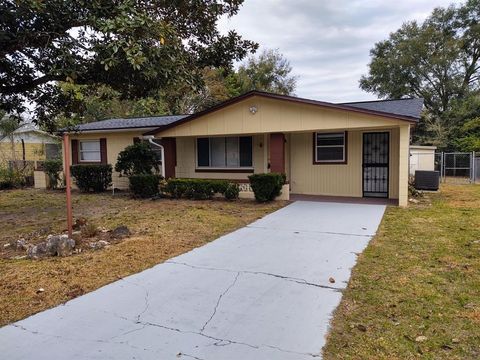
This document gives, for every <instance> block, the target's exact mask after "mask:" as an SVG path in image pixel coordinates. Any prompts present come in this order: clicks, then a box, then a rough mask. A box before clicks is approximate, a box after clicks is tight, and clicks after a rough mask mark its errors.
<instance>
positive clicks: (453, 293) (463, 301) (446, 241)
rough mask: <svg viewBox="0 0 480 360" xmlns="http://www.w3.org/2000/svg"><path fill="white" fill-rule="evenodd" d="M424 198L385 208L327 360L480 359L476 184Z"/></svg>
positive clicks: (338, 318) (479, 198) (337, 321)
mask: <svg viewBox="0 0 480 360" xmlns="http://www.w3.org/2000/svg"><path fill="white" fill-rule="evenodd" d="M426 197H427V198H426V199H424V200H422V202H421V203H420V204H418V205H412V206H410V207H409V208H407V209H401V208H396V207H391V208H388V209H387V212H386V214H385V217H384V219H383V221H382V224H381V226H380V229H379V232H378V234H377V236H376V237H375V238H374V239H373V240H372V241H371V243H370V245H369V246H368V247H367V249H366V250H365V252H364V253H363V254H362V255H360V257H359V259H358V263H357V266H356V267H355V268H354V270H353V273H352V278H351V281H350V283H349V285H348V288H347V289H346V291H345V293H344V296H343V299H342V302H341V304H340V306H339V308H338V309H337V311H336V313H335V315H334V318H333V322H332V330H331V332H330V334H329V336H328V341H327V345H326V347H325V348H324V356H325V359H479V358H480V326H479V313H480V186H478V185H447V186H442V189H441V192H440V193H439V194H427V195H426ZM359 325H362V326H361V327H359ZM359 329H361V330H359ZM362 330H365V331H362Z"/></svg>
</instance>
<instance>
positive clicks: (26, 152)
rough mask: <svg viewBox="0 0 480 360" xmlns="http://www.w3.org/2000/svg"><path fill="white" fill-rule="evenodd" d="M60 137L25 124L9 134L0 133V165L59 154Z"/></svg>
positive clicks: (33, 160)
mask: <svg viewBox="0 0 480 360" xmlns="http://www.w3.org/2000/svg"><path fill="white" fill-rule="evenodd" d="M59 148H60V139H59V138H58V137H56V136H53V135H51V134H48V133H46V132H44V131H41V130H39V129H37V128H36V127H35V126H33V125H32V124H25V125H23V126H21V127H20V128H18V129H17V130H15V131H14V132H13V133H12V135H11V136H4V135H2V134H0V166H8V164H9V163H11V162H35V161H41V160H45V159H46V158H52V157H56V156H57V155H60V152H59Z"/></svg>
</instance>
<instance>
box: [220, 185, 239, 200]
mask: <svg viewBox="0 0 480 360" xmlns="http://www.w3.org/2000/svg"><path fill="white" fill-rule="evenodd" d="M239 194H240V188H239V187H238V184H233V183H229V184H228V185H227V187H226V189H225V192H224V193H223V196H225V199H227V200H236V199H238V195H239Z"/></svg>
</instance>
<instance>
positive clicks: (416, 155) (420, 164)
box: [410, 145, 437, 176]
mask: <svg viewBox="0 0 480 360" xmlns="http://www.w3.org/2000/svg"><path fill="white" fill-rule="evenodd" d="M435 150H437V147H436V146H420V145H410V175H411V176H414V175H415V171H417V170H428V171H433V170H435Z"/></svg>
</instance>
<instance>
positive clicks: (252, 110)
mask: <svg viewBox="0 0 480 360" xmlns="http://www.w3.org/2000/svg"><path fill="white" fill-rule="evenodd" d="M257 111H258V110H257V107H256V106H255V105H253V106H250V112H251V113H252V115H255V114H256V113H257Z"/></svg>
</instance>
